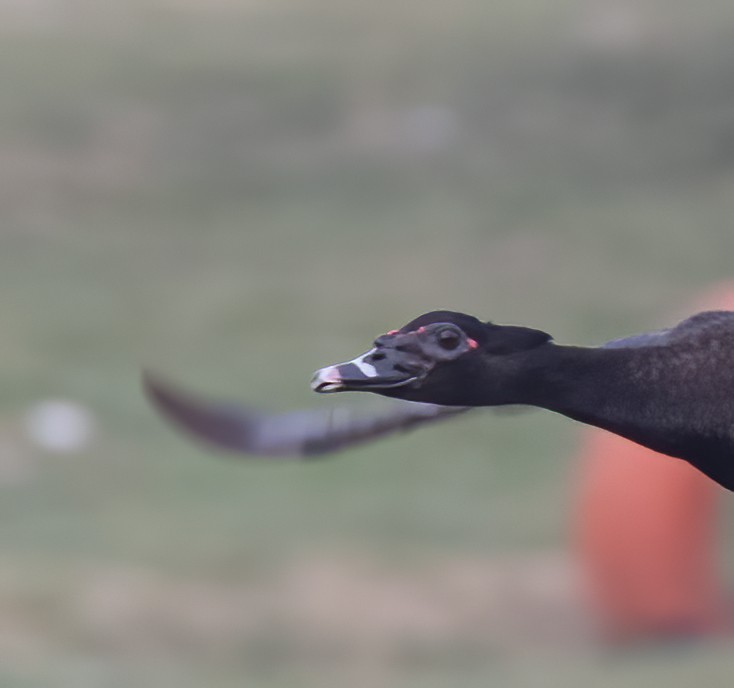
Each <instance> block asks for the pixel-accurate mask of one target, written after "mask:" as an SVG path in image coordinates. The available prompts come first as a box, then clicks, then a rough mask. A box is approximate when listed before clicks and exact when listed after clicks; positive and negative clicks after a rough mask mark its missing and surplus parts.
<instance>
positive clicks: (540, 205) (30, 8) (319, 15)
mask: <svg viewBox="0 0 734 688" xmlns="http://www.w3.org/2000/svg"><path fill="white" fill-rule="evenodd" d="M733 31H734V5H731V4H729V3H725V2H708V3H704V4H703V5H700V4H699V5H696V6H695V7H694V6H693V5H689V4H679V3H668V2H663V1H662V0H660V1H659V2H653V1H650V2H644V3H637V4H635V3H630V4H629V5H623V4H620V3H612V2H609V3H607V2H596V3H588V2H580V1H579V0H557V1H556V2H541V1H540V0H522V1H520V2H500V3H487V2H478V1H475V0H460V1H459V2H454V3H442V2H434V1H433V0H428V1H426V0H423V2H415V1H409V2H405V3H399V4H395V3H383V2H376V3H360V4H358V3H345V2H341V1H336V0H271V1H269V2H263V1H257V0H256V1H252V2H241V3H238V2H224V1H221V2H212V3H205V2H197V1H195V0H189V1H188V2H186V1H184V0H181V1H180V2H179V1H177V0H169V1H168V2H164V1H163V0H139V1H138V2H130V3H124V4H123V3H118V4H117V5H115V4H114V3H110V4H109V6H108V4H107V3H98V2H82V1H78V2H72V1H71V0H69V1H68V2H62V1H61V0H59V1H57V2H54V1H53V0H46V1H45V2H41V1H39V2H34V3H28V4H23V3H11V2H8V3H3V4H0V37H1V38H2V40H1V41H0V84H1V85H2V88H1V89H0V179H1V180H2V183H0V219H1V220H2V224H1V225H0V313H2V324H3V327H2V336H1V338H0V341H2V346H1V347H0V351H2V356H1V357H0V413H1V414H2V415H1V416H0V462H1V463H2V464H4V465H5V464H6V467H5V469H4V470H0V479H2V484H1V485H0V490H1V492H2V494H1V495H0V524H1V525H0V551H2V558H1V559H0V683H1V684H2V686H8V687H9V688H15V687H24V688H25V687H30V686H33V687H36V686H38V687H50V686H54V687H55V686H75V687H84V686H90V687H91V686H95V687H96V686H105V687H106V686H109V687H117V686H136V687H144V686H151V687H152V686H155V687H156V688H162V687H164V686H169V685H171V686H173V685H175V686H177V688H189V687H191V688H193V687H194V686H222V687H227V686H235V685H237V686H243V685H247V686H264V687H270V686H273V687H274V686H291V685H293V686H309V685H314V686H325V685H341V686H343V685H350V686H359V685H394V686H400V687H403V686H404V687H405V688H409V687H410V686H414V685H415V686H418V685H420V686H422V687H424V688H429V687H430V686H433V685H436V686H439V685H441V686H446V685H452V686H467V687H468V686H473V685H482V686H487V685H497V686H503V687H505V686H523V687H525V686H531V687H533V686H555V685H559V686H561V685H562V686H576V685H578V686H587V685H590V684H591V683H593V684H594V685H595V686H606V685H609V686H612V685H624V686H627V687H629V688H635V687H636V686H651V685H657V684H658V683H660V684H662V683H663V682H665V683H666V684H667V685H669V686H690V685H691V683H693V682H694V681H701V682H703V681H705V682H706V684H707V685H710V686H718V685H721V686H724V685H729V682H730V676H731V673H732V669H734V660H732V659H731V658H730V655H731V652H730V648H729V647H727V646H723V645H722V646H721V647H717V646H713V647H707V648H705V649H700V650H698V651H695V650H691V651H688V652H685V653H683V654H680V653H675V654H640V655H635V656H634V657H626V658H621V659H618V660H617V661H615V662H612V664H609V663H608V662H607V663H603V664H602V665H599V664H597V663H596V661H594V658H593V657H591V658H590V657H589V656H588V655H587V654H583V653H580V652H579V653H577V652H573V653H570V654H568V655H564V656H563V660H562V661H559V660H558V657H556V656H555V655H554V656H553V657H548V656H546V655H545V654H543V653H542V652H541V653H533V652H531V651H530V650H528V649H527V648H524V647H523V646H522V645H519V646H516V647H513V648H510V649H508V648H504V647H503V646H502V644H501V643H500V644H499V645H494V644H493V643H492V642H490V641H484V640H482V638H477V637H476V634H474V635H473V634H472V633H471V628H469V629H468V630H467V629H463V630H461V631H457V632H455V633H447V634H445V636H441V638H439V639H438V640H436V639H434V640H431V641H426V640H425V639H423V640H421V639H420V638H418V639H416V638H412V637H411V636H410V634H407V635H406V637H405V638H404V639H403V640H404V642H403V644H402V645H401V644H400V643H397V645H396V646H395V647H392V648H390V650H389V651H387V650H385V649H384V648H383V649H382V650H378V649H373V650H370V649H369V647H367V648H366V649H365V647H364V646H362V645H360V640H359V638H360V637H361V636H355V637H356V638H357V639H356V640H354V641H353V643H352V644H351V645H349V643H347V645H348V646H347V647H341V646H340V645H339V644H338V643H337V644H334V640H333V638H331V640H329V639H328V638H327V639H326V640H322V641H318V640H314V641H313V642H310V641H309V638H311V637H312V635H313V634H314V629H313V628H312V627H311V626H310V625H309V623H308V622H304V621H302V620H301V621H299V620H298V618H293V617H291V616H289V615H288V613H287V611H286V612H283V614H282V618H281V617H278V615H277V614H276V615H274V616H273V615H271V616H270V617H267V614H266V617H267V618H270V619H271V622H272V623H270V625H267V624H266V625H265V626H262V625H256V626H255V627H254V628H250V627H247V624H246V623H244V622H242V623H240V622H239V621H238V622H234V621H231V620H230V621H229V622H227V621H223V620H222V618H220V617H221V615H220V616H217V614H216V613H214V612H211V609H212V608H219V607H223V608H225V609H226V607H227V606H228V603H227V600H228V599H229V597H228V596H229V595H231V596H232V599H233V600H234V599H235V598H236V599H239V597H238V595H239V596H241V595H246V594H247V591H248V590H254V591H258V590H262V589H264V588H263V587H262V586H263V585H267V583H268V581H272V580H280V577H283V576H285V577H286V578H287V577H288V575H289V573H290V572H292V571H296V570H298V567H299V566H301V565H302V564H303V562H307V563H308V562H313V561H317V560H319V557H321V556H322V553H325V554H323V556H325V557H326V558H329V557H337V558H340V557H342V558H344V559H345V560H348V561H351V557H354V556H356V557H357V558H359V557H367V559H368V560H369V561H377V562H379V569H380V571H381V572H382V573H381V574H380V575H382V576H388V577H389V576H390V575H393V573H394V572H397V574H401V572H403V573H404V572H406V571H407V572H409V573H410V575H411V576H414V577H416V578H417V579H420V577H421V575H422V571H423V569H424V566H428V567H429V568H430V566H431V565H434V564H436V562H445V561H452V560H463V559H465V558H467V557H469V558H475V557H479V558H487V559H492V558H494V557H498V556H502V555H505V554H507V553H512V552H518V551H521V552H523V551H537V550H538V549H543V550H545V549H558V548H562V547H563V546H564V543H565V540H566V524H567V521H568V519H569V511H570V505H571V504H572V496H573V490H572V484H573V475H574V474H573V460H572V458H571V457H572V454H573V451H574V447H575V441H576V433H577V428H575V427H574V426H573V425H572V424H571V423H570V422H567V421H565V420H563V419H561V418H558V417H554V416H552V415H550V414H543V413H534V414H525V415H520V416H515V417H492V416H482V415H481V414H479V415H478V416H477V417H475V418H467V419H463V420H460V421H457V422H455V423H453V424H449V425H446V426H442V427H440V428H435V429H428V430H425V431H422V432H420V433H417V434H415V435H411V436H409V437H405V438H399V439H395V440H392V441H390V442H389V443H387V442H386V443H384V444H378V445H374V446H372V447H368V448H364V449H360V450H357V451H353V452H350V453H349V454H348V455H345V456H344V457H341V458H339V459H338V460H334V461H331V462H324V463H318V464H312V465H307V466H303V465H282V466H281V465H278V466H272V465H261V464H246V465H243V464H237V463H235V462H232V461H221V460H215V459H213V458H211V457H209V456H207V455H206V454H205V453H204V452H202V451H200V450H199V449H197V448H196V447H193V446H191V445H189V444H187V443H186V442H184V441H182V440H181V438H179V437H177V436H175V435H174V434H172V433H171V432H170V431H169V430H168V428H166V427H165V426H164V425H162V423H161V422H160V420H159V419H158V418H156V417H155V416H154V415H153V414H152V413H151V411H150V409H149V408H147V406H146V404H145V402H144V400H143V398H142V397H141V393H140V389H139V370H140V368H141V366H142V365H146V366H149V367H151V368H153V369H156V370H161V371H164V372H165V373H167V374H169V375H170V376H172V377H174V378H175V379H179V380H181V381H183V382H186V383H187V384H188V385H189V386H192V387H194V388H199V389H201V390H203V391H208V392H210V393H212V394H220V395H222V396H232V397H235V398H241V399H243V400H249V401H251V402H256V403H259V404H261V405H263V406H267V407H271V408H274V409H279V408H283V409H285V408H289V407H296V406H300V405H305V404H311V405H314V406H317V405H319V404H328V403H332V400H324V399H321V398H312V395H311V394H310V392H309V391H308V380H309V376H310V373H311V371H312V370H314V369H316V368H318V367H320V366H322V365H324V364H328V363H331V362H333V361H336V360H343V359H344V358H345V357H348V356H350V355H352V354H355V353H357V352H359V351H362V350H363V349H364V348H365V346H366V344H367V343H368V342H369V341H371V339H372V338H373V337H374V335H375V334H376V333H379V332H383V331H386V330H387V329H390V328H392V327H396V326H399V325H400V324H401V323H403V322H405V321H407V320H409V319H411V318H412V317H414V316H415V315H417V314H419V313H421V312H423V311H426V310H431V309H435V308H452V309H457V310H464V311H467V312H470V313H474V314H476V315H478V316H481V317H484V318H488V319H493V320H496V321H499V322H515V323H518V324H527V325H531V326H535V327H538V328H542V329H545V330H547V331H549V332H551V333H552V334H553V335H554V336H555V337H556V338H557V339H558V340H560V341H569V342H578V343H587V344H594V343H599V342H602V341H605V340H606V339H609V338H613V337H617V336H621V335H622V334H625V333H628V332H634V331H638V330H644V329H647V328H651V327H656V326H659V325H664V324H666V323H667V322H668V320H667V319H666V318H665V315H664V314H665V313H672V312H680V309H681V306H680V304H682V303H685V302H686V301H687V300H688V299H689V298H690V297H691V295H692V294H694V293H695V292H696V291H698V290H700V289H703V288H705V287H706V286H708V285H709V284H711V283H712V282H714V281H717V280H720V279H724V278H728V277H730V276H731V273H732V267H731V263H732V255H734V231H733V228H732V221H731V217H732V213H733V212H734V81H732V79H731V65H732V63H733V62H734V41H732V40H731V38H732V32H733ZM57 397H61V398H70V399H73V400H76V401H78V402H80V403H83V404H85V405H86V406H88V407H89V408H90V409H92V411H93V413H94V414H95V417H96V419H97V422H98V430H97V433H96V435H95V438H94V442H93V444H92V446H91V447H89V448H88V449H87V450H85V451H84V452H81V453H79V454H76V455H72V456H55V455H47V454H44V453H42V452H40V451H39V450H38V449H36V448H34V447H33V446H32V444H31V443H30V442H29V440H28V438H27V437H26V436H25V434H24V432H23V429H22V421H23V416H24V413H25V412H26V410H27V409H28V408H29V407H30V406H31V405H32V404H34V403H36V402H38V401H39V400H42V399H45V398H57ZM3 456H5V457H6V458H5V460H2V457H3ZM19 466H20V467H21V470H20V471H18V467H19ZM0 468H2V466H0ZM3 476H4V477H3ZM723 512H724V515H725V516H726V513H727V512H728V514H729V516H731V513H732V512H731V508H730V507H728V506H727V505H726V504H725V505H724V509H723ZM724 520H726V518H724ZM724 530H726V529H724ZM733 537H734V536H731V535H729V534H727V533H726V532H725V533H724V539H725V542H726V546H725V548H724V555H725V556H724V558H725V561H726V562H730V561H731V560H732V558H734V557H733V555H734V539H733ZM355 553H356V554H355ZM728 568H732V567H731V566H728ZM378 577H379V576H378ZM327 580H328V576H327ZM304 585H305V584H304ZM100 591H101V592H100ZM171 591H173V592H171ZM301 594H302V596H304V597H308V596H309V595H310V594H311V593H310V590H309V588H308V586H307V585H305V587H304V588H303V590H302V591H301ZM354 594H355V595H358V594H361V593H360V592H359V591H356V592H355V593H354ZM100 596H101V597H100ZM193 598H196V599H198V598H200V601H199V603H198V604H199V607H197V609H199V612H196V613H195V612H194V611H191V608H190V605H191V603H192V599H193ZM161 600H167V601H166V602H161ZM248 604H249V603H248ZM248 604H244V603H243V606H242V607H241V608H242V609H243V610H244V613H245V615H246V614H247V610H248V609H250V608H253V609H255V608H256V607H257V594H256V593H255V600H254V601H253V602H252V605H254V607H250V606H248ZM217 605H219V607H217ZM232 605H233V608H235V609H239V608H240V607H238V606H237V604H236V603H235V602H234V601H233V602H232ZM100 609H101V610H102V611H99V610H100ZM131 609H133V610H136V611H134V612H130V610H131ZM105 610H107V611H106V612H105ZM146 610H147V611H146ZM181 610H184V611H181ZM186 610H188V611H186ZM187 614H188V616H187ZM253 614H254V615H255V616H257V615H256V614H255V612H253ZM212 615H213V616H212ZM227 618H229V617H227ZM257 618H260V617H257ZM131 619H132V620H131ZM202 619H204V620H203V621H202ZM207 619H208V620H209V621H207ZM212 619H213V620H212ZM358 621H359V620H355V623H356V625H359V623H358ZM207 623H209V624H210V625H209V626H207ZM228 623H230V625H228ZM197 624H198V625H197ZM197 629H198V630H197ZM202 629H203V630H202ZM317 635H318V634H317ZM347 636H348V633H347ZM329 637H331V636H329ZM347 639H348V638H347ZM345 642H347V641H346V640H345ZM605 661H607V660H605Z"/></svg>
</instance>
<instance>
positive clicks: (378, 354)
mask: <svg viewBox="0 0 734 688" xmlns="http://www.w3.org/2000/svg"><path fill="white" fill-rule="evenodd" d="M384 358H385V354H384V353H382V351H376V352H375V353H374V354H372V356H370V357H369V359H368V363H369V362H370V361H382V360H383V359H384Z"/></svg>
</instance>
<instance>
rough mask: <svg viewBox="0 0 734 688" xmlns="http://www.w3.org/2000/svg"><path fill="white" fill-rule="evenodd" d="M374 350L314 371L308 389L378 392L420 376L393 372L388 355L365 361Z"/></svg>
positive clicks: (407, 382)
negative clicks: (379, 358) (380, 358)
mask: <svg viewBox="0 0 734 688" xmlns="http://www.w3.org/2000/svg"><path fill="white" fill-rule="evenodd" d="M373 353H374V349H373V350H371V351H368V352H367V353H366V354H363V355H362V356H359V357H358V358H355V359H354V360H352V361H347V362H346V363H338V364H337V365H333V366H328V367H326V368H321V370H317V371H316V372H315V373H314V376H313V379H312V380H311V389H312V390H313V391H314V392H318V393H319V394H330V393H332V392H359V391H375V392H376V391H379V390H383V389H394V388H396V387H404V386H405V385H409V384H411V383H413V382H415V381H416V380H418V379H419V376H418V375H416V374H415V373H412V372H410V373H409V372H402V371H396V370H395V368H394V366H393V363H391V362H390V360H389V359H388V358H385V359H382V360H379V361H375V360H370V362H367V361H366V360H365V359H366V358H368V357H371V355H372V354H373Z"/></svg>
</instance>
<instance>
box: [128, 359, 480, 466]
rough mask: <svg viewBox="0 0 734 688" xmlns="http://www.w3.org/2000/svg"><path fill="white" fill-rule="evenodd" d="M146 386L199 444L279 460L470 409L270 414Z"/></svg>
mask: <svg viewBox="0 0 734 688" xmlns="http://www.w3.org/2000/svg"><path fill="white" fill-rule="evenodd" d="M143 387H144V389H145V392H146V394H147V396H148V399H149V400H150V401H151V403H152V404H153V406H155V407H156V409H158V411H159V412H160V413H161V414H162V415H163V416H165V418H167V419H168V420H169V421H170V422H171V423H173V425H175V426H176V427H178V428H179V429H181V430H183V431H184V432H186V433H187V434H188V435H189V436H191V437H192V438H194V439H195V440H198V441H199V442H202V443H204V444H208V445H210V446H213V447H216V448H218V449H221V450H224V451H227V452H232V453H239V454H251V455H253V456H269V457H281V458H297V457H315V456H319V455H322V454H329V453H331V452H336V451H339V450H341V449H346V448H347V447H351V446H354V445H357V444H362V443H364V442H370V441H372V440H375V439H377V438H379V437H384V436H387V435H390V434H393V433H395V432H398V431H399V430H409V429H412V428H415V427H419V426H421V425H427V424H429V423H434V422H436V421H438V420H442V419H448V418H453V417H454V416H456V415H459V414H461V413H464V412H466V411H468V410H470V409H469V408H468V407H464V406H456V407H449V406H435V405H433V404H419V403H413V402H409V401H399V402H391V403H389V405H388V407H387V408H386V409H385V410H382V411H372V412H369V411H366V412H365V410H364V409H359V408H354V409H350V408H349V407H346V406H341V407H336V408H332V409H321V410H315V409H314V410H307V411H293V412H290V413H282V414H270V413H266V412H263V411H259V410H257V409H254V408H248V407H246V406H240V405H238V404H231V403H218V402H212V401H208V400H205V399H202V398H200V397H197V396H194V395H192V394H190V393H189V392H184V391H182V390H180V389H178V388H176V387H174V386H172V385H170V384H169V383H168V382H163V381H162V380H161V379H160V378H158V377H155V376H153V375H150V374H148V373H146V374H145V375H144V376H143Z"/></svg>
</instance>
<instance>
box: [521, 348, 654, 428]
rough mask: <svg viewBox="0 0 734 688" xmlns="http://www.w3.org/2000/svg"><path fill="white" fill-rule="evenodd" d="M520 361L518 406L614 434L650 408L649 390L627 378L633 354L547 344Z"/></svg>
mask: <svg viewBox="0 0 734 688" xmlns="http://www.w3.org/2000/svg"><path fill="white" fill-rule="evenodd" d="M525 356H526V360H525V361H524V365H523V366H522V372H521V374H520V380H519V385H518V391H519V393H520V394H521V396H522V399H521V401H520V402H519V403H524V404H530V405H532V406H540V407H542V408H546V409H549V410H551V411H556V412H558V413H561V414H563V415H565V416H568V417H569V418H573V419H574V420H578V421H581V422H583V423H589V424H591V425H597V426H599V427H603V428H606V429H610V430H613V431H614V432H620V428H621V427H622V426H625V425H628V424H634V423H635V421H637V420H640V419H642V418H644V417H645V416H647V415H648V414H649V411H650V409H651V408H652V406H651V404H650V402H651V401H652V400H651V398H650V389H649V387H648V386H647V385H645V384H644V383H643V382H642V381H641V380H640V379H639V378H637V377H636V376H635V375H633V374H632V370H633V368H634V365H633V363H634V361H635V360H636V359H637V358H638V357H639V351H637V350H625V349H616V350H611V349H597V348H587V347H577V346H562V345H558V344H553V343H549V344H547V345H545V346H543V347H539V348H538V349H536V350H534V351H531V352H527V353H526V354H525Z"/></svg>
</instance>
